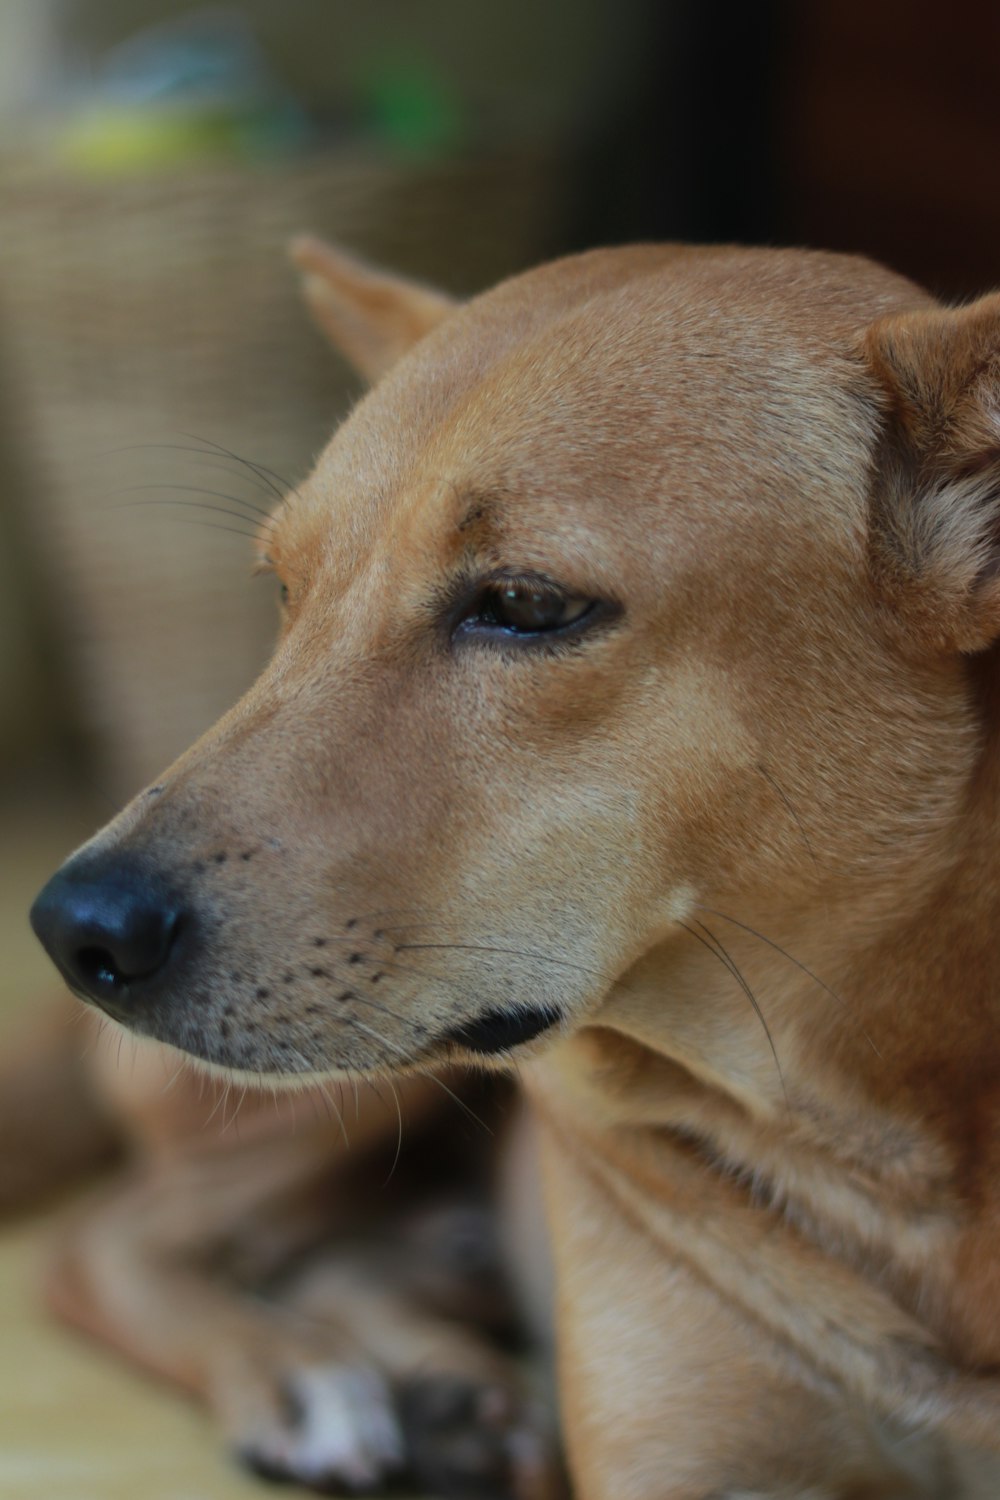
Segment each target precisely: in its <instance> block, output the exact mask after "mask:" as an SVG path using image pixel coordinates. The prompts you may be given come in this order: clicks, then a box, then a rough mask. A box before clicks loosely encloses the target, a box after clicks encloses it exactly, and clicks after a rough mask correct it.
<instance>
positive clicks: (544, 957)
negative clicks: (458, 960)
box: [389, 928, 600, 978]
mask: <svg viewBox="0 0 1000 1500" xmlns="http://www.w3.org/2000/svg"><path fill="white" fill-rule="evenodd" d="M392 930H393V929H392V928H390V929H389V931H392ZM402 930H403V929H400V931H402ZM425 948H426V949H430V948H441V949H445V950H447V951H451V952H458V953H502V954H505V955H506V956H507V957H508V958H526V959H534V960H536V961H537V962H539V963H545V964H550V965H551V966H552V967H553V968H558V969H573V970H575V972H576V973H577V974H586V975H588V976H589V977H591V978H592V977H593V976H594V975H595V974H599V973H600V970H599V969H594V968H587V967H586V966H585V965H583V964H574V963H570V961H569V960H568V959H564V958H552V957H550V956H549V954H547V953H538V952H533V951H532V950H531V949H529V948H524V949H520V948H498V947H494V946H493V945H492V944H488V943H399V944H398V945H397V947H396V952H397V953H410V952H415V951H419V950H422V949H425Z"/></svg>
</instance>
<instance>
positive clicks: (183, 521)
mask: <svg viewBox="0 0 1000 1500" xmlns="http://www.w3.org/2000/svg"><path fill="white" fill-rule="evenodd" d="M175 519H176V521H177V524H178V525H179V526H200V527H201V528H202V529H203V530H204V531H228V532H231V533H232V535H233V536H241V537H242V538H243V540H244V541H246V542H259V541H260V532H259V531H241V530H240V529H239V528H238V527H236V526H220V525H219V524H218V522H217V521H198V520H195V518H194V517H193V516H177V517H176V518H175Z"/></svg>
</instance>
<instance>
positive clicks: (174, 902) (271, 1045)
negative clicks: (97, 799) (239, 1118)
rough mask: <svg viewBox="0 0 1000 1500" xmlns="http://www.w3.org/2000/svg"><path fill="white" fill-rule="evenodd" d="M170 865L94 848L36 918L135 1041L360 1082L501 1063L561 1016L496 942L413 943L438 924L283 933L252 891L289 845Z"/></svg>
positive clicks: (49, 945) (85, 989)
mask: <svg viewBox="0 0 1000 1500" xmlns="http://www.w3.org/2000/svg"><path fill="white" fill-rule="evenodd" d="M171 858H172V865H171V866H170V867H169V868H168V867H167V866H166V865H165V864H163V863H160V862H158V861H156V860H154V859H153V858H152V857H151V856H150V854H149V852H148V850H147V851H146V852H142V851H139V852H136V851H130V850H124V851H115V850H113V849H112V850H111V851H107V850H105V851H101V850H97V851H95V850H91V849H85V850H83V851H82V852H81V853H80V854H79V855H77V856H75V857H74V858H73V859H71V860H70V861H69V862H68V863H67V864H66V865H64V866H63V868H62V869H61V870H60V871H58V872H57V874H56V875H54V876H53V877H52V879H51V880H50V881H49V883H48V884H47V885H46V886H45V888H44V889H43V890H42V892H41V893H40V894H39V896H38V898H37V899H36V901H35V904H34V906H33V907H32V911H31V922H32V926H33V927H34V930H35V933H36V935H37V936H38V937H39V939H40V941H41V942H42V944H43V946H44V947H45V948H46V950H47V952H48V954H49V956H50V957H51V959H52V960H53V962H54V963H55V965H56V967H57V968H58V970H59V972H60V974H61V975H62V976H63V978H64V980H65V981H66V983H67V985H68V986H69V988H70V989H71V990H72V991H73V993H74V994H76V995H77V996H78V997H79V998H81V999H83V1000H85V1001H87V1002H89V1003H90V1004H93V1005H96V1006H97V1007H99V1008H100V1009H101V1010H102V1011H103V1012H104V1013H105V1014H107V1015H108V1016H110V1017H112V1018H113V1019H114V1020H115V1021H117V1022H119V1023H121V1024H123V1025H125V1026H127V1027H128V1028H129V1029H130V1030H132V1031H134V1032H136V1033H137V1034H139V1035H142V1036H147V1037H151V1038H154V1039H156V1040H158V1041H161V1042H166V1043H169V1044H170V1045H172V1046H175V1047H178V1048H180V1049H182V1050H183V1051H185V1052H188V1053H190V1054H192V1055H193V1056H195V1057H197V1058H200V1059H202V1060H204V1061H207V1062H210V1063H214V1064H216V1065H218V1066H221V1067H224V1068H228V1069H231V1070H236V1071H240V1072H246V1071H250V1072H254V1073H260V1074H265V1075H268V1076H272V1077H274V1076H282V1075H284V1076H295V1075H302V1074H306V1073H317V1072H319V1073H330V1074H336V1073H344V1072H346V1073H354V1074H366V1073H373V1072H386V1071H393V1070H396V1071H398V1070H402V1069H405V1068H408V1067H411V1066H427V1065H431V1064H433V1063H434V1062H445V1061H448V1062H454V1061H461V1060H462V1059H463V1058H465V1059H466V1061H469V1062H475V1061H484V1060H487V1059H502V1058H503V1057H504V1055H505V1054H507V1053H509V1052H510V1051H512V1050H513V1049H514V1048H516V1047H519V1046H522V1045H525V1044H527V1043H528V1042H531V1041H533V1040H534V1039H536V1038H537V1037H540V1036H541V1035H542V1034H543V1033H545V1032H547V1031H549V1030H551V1029H552V1028H554V1027H555V1026H556V1025H557V1024H558V1023H559V1022H560V1021H561V1020H562V1018H563V1013H564V1012H563V1009H562V1007H561V1006H560V1005H559V1004H557V1003H555V1001H552V1002H544V1003H538V1002H534V1001H530V1002H525V1001H523V1000H521V999H520V998H519V992H520V993H521V994H523V993H525V991H526V992H527V993H529V994H530V993H532V991H533V990H535V992H537V987H536V985H534V984H527V985H526V984H525V983H524V981H523V980H521V981H519V979H518V977H517V976H516V975H502V974H500V973H498V972H497V965H498V964H504V965H506V963H507V960H503V959H501V958H495V959H494V960H492V963H491V960H490V959H489V957H488V956H485V955H489V954H490V952H491V950H490V949H489V948H488V947H484V948H482V949H481V950H479V951H480V952H481V954H482V955H484V957H481V958H480V959H479V960H478V961H477V960H476V959H473V960H472V962H470V950H471V952H475V951H476V950H475V945H463V944H455V945H454V946H453V945H450V944H448V943H436V942H434V941H428V942H426V943H424V942H421V941H418V940H416V939H419V938H420V937H422V936H424V937H426V936H430V937H433V927H432V926H428V928H427V930H426V931H425V930H423V928H422V927H421V928H420V930H417V931H415V930H414V924H409V926H408V927H407V929H406V930H405V932H404V931H403V930H395V931H394V930H392V929H390V928H388V927H386V926H378V925H376V924H375V921H369V920H366V919H364V918H363V917H360V916H349V917H346V918H339V919H337V920H332V919H329V918H328V919H327V920H325V921H319V920H318V919H317V917H316V915H315V913H309V914H308V915H306V914H305V913H302V914H301V920H300V921H299V922H298V923H292V924H291V925H290V926H288V925H286V926H285V928H284V930H282V931H279V932H276V931H275V930H274V929H273V925H272V924H271V923H270V922H269V921H268V913H267V910H266V907H265V908H264V909H262V905H263V903H262V902H261V896H260V890H259V888H258V887H259V885H260V884H263V885H265V886H266V885H268V884H269V883H272V884H273V882H274V881H275V880H276V879H277V880H281V879H282V878H284V879H286V880H287V872H286V870H285V868H284V866H283V865H282V864H281V854H280V847H279V846H272V847H270V848H264V847H254V846H250V847H248V848H242V849H239V850H237V852H235V853H234V854H232V855H230V854H229V853H228V852H227V851H225V850H219V849H215V850H202V851H200V852H199V853H197V854H195V855H192V854H191V853H190V852H189V853H187V854H179V853H178V852H177V851H176V850H174V851H173V853H172V856H171ZM254 861H258V862H260V863H262V864H265V865H270V866H271V868H269V869H268V876H267V880H265V881H263V882H259V881H255V880H253V879H252V878H251V872H250V870H249V868H248V866H249V865H250V864H251V863H252V862H254ZM419 925H420V924H418V926H419ZM317 928H318V929H319V930H317ZM424 948H427V949H433V950H435V952H434V960H435V963H434V970H433V971H432V970H431V969H430V968H429V967H428V966H427V964H426V962H424V963H422V962H421V961H420V959H421V958H422V957H423V954H422V953H420V952H419V950H422V949H424ZM500 951H501V952H502V951H503V950H500ZM511 957H512V958H514V959H515V960H516V959H517V958H519V957H521V955H518V954H516V953H514V954H512V955H511ZM449 959H451V960H452V962H451V964H450V965H449V962H448V960H449ZM442 969H445V970H447V972H444V973H442V972H440V971H441V970H442ZM477 970H478V972H477ZM498 988H499V989H500V990H501V991H502V1003H499V1004H498V1003H497V1002H496V998H495V997H496V992H497V990H498Z"/></svg>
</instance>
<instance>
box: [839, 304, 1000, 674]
mask: <svg viewBox="0 0 1000 1500" xmlns="http://www.w3.org/2000/svg"><path fill="white" fill-rule="evenodd" d="M865 355H866V358H867V361H868V364H869V366H870V368H871V370H872V371H873V373H874V374H875V377H876V379H877V381H878V383H879V386H880V387H881V392H882V401H881V404H882V407H883V429H882V435H881V438H880V442H879V449H878V453H877V458H876V471H875V476H874V488H873V499H872V507H873V509H872V532H871V548H872V562H873V569H874V574H875V578H876V582H877V585H878V586H879V588H880V591H881V592H882V595H883V597H884V598H886V599H887V601H888V602H889V604H890V606H891V608H892V610H893V612H894V614H895V615H896V617H897V620H898V623H899V624H900V625H901V627H902V628H903V630H904V632H905V633H906V634H907V635H908V637H909V638H910V639H911V640H912V641H913V643H914V644H915V645H917V646H918V647H922V648H924V649H928V650H931V651H981V650H982V649H983V648H984V647H986V646H988V645H990V644H991V643H992V642H993V641H995V640H996V639H997V638H998V637H1000V293H994V294H992V295H991V296H988V297H983V298H982V299H981V300H980V301H979V302H974V303H972V304H970V305H969V306H968V307H962V308H957V309H946V308H929V309H926V310H920V311H917V312H907V313H900V314H895V315H893V316H890V317H887V318H884V319H882V320H881V321H879V322H878V323H876V324H874V325H873V326H872V327H871V328H870V329H869V330H868V332H867V334H866V336H865Z"/></svg>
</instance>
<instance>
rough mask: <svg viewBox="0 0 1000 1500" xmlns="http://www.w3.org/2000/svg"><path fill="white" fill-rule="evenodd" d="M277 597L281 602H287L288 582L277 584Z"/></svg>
mask: <svg viewBox="0 0 1000 1500" xmlns="http://www.w3.org/2000/svg"><path fill="white" fill-rule="evenodd" d="M278 598H279V599H280V600H281V602H282V604H287V603H288V598H289V594H288V584H287V583H279V584H278Z"/></svg>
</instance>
